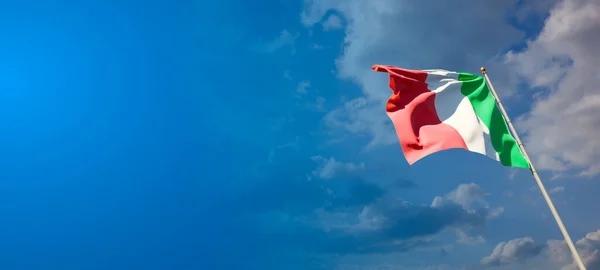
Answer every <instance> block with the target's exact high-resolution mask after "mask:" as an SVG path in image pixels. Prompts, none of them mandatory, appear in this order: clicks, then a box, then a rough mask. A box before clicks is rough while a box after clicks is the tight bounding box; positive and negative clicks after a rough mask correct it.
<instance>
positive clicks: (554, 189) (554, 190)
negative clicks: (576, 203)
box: [548, 186, 565, 194]
mask: <svg viewBox="0 0 600 270" xmlns="http://www.w3.org/2000/svg"><path fill="white" fill-rule="evenodd" d="M563 191H565V187H563V186H558V187H554V188H552V189H550V190H548V193H550V194H554V193H559V192H563Z"/></svg>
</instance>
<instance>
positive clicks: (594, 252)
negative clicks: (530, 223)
mask: <svg viewBox="0 0 600 270" xmlns="http://www.w3.org/2000/svg"><path fill="white" fill-rule="evenodd" d="M575 246H576V247H577V251H578V252H579V254H580V255H581V257H582V259H583V263H584V264H585V266H586V268H587V269H588V270H600V230H597V231H595V232H591V233H588V234H587V235H586V236H585V237H584V238H581V239H579V240H578V241H577V242H576V243H575ZM547 250H548V251H547V255H548V257H549V258H550V259H551V260H553V261H555V262H569V261H572V258H573V257H572V256H571V251H570V250H569V248H568V246H567V244H566V243H565V241H558V240H550V241H548V249H547ZM578 269H579V267H578V266H577V265H576V264H575V263H574V262H572V263H571V264H568V265H565V266H564V267H563V268H562V270H578Z"/></svg>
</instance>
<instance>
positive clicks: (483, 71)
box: [479, 67, 487, 74]
mask: <svg viewBox="0 0 600 270" xmlns="http://www.w3.org/2000/svg"><path fill="white" fill-rule="evenodd" d="M479 70H481V73H483V74H486V73H487V71H486V70H485V68H484V67H481V68H480V69H479Z"/></svg>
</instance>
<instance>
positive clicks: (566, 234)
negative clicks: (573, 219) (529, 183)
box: [481, 67, 586, 270]
mask: <svg viewBox="0 0 600 270" xmlns="http://www.w3.org/2000/svg"><path fill="white" fill-rule="evenodd" d="M481 73H482V74H483V77H484V78H485V81H486V82H487V84H488V86H489V89H490V93H492V95H493V96H494V98H495V99H496V104H498V108H499V109H500V113H502V116H504V119H505V120H506V123H508V128H509V129H510V132H511V133H512V134H513V136H515V140H516V141H517V144H518V145H519V149H521V153H523V156H525V159H526V160H527V162H528V163H529V167H530V170H531V174H533V178H534V179H535V182H537V185H538V187H539V188H540V190H541V191H542V195H543V196H544V199H545V200H546V203H547V204H548V207H549V208H550V212H552V215H553V216H554V219H555V220H556V223H557V224H558V228H560V232H562V235H563V236H564V237H565V241H566V242H567V245H568V246H569V249H570V250H571V254H572V255H573V259H574V260H575V262H576V263H577V265H578V266H579V269H580V270H586V268H585V264H583V260H581V256H580V255H579V253H578V252H577V248H575V244H573V240H571V236H569V232H567V228H566V227H565V224H563V222H562V219H561V218H560V215H558V212H557V211H556V208H555V207H554V203H552V199H550V195H548V192H547V191H546V187H544V183H542V179H541V178H540V175H539V174H538V172H537V171H536V170H535V167H534V166H533V163H532V162H531V159H530V158H529V155H527V151H525V147H524V146H523V143H522V142H521V139H520V138H519V135H518V134H517V131H516V130H515V127H514V126H513V124H512V122H511V121H510V118H509V117H508V115H507V114H506V110H505V109H504V106H502V102H501V101H500V98H498V94H496V90H495V89H494V86H493V85H492V82H491V81H490V78H489V77H488V75H487V71H486V70H485V68H484V67H482V68H481Z"/></svg>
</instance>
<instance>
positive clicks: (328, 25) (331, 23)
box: [323, 14, 343, 31]
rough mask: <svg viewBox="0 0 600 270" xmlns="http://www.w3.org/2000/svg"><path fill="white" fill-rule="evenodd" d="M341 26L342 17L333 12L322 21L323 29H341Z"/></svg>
mask: <svg viewBox="0 0 600 270" xmlns="http://www.w3.org/2000/svg"><path fill="white" fill-rule="evenodd" d="M342 27H343V25H342V19H340V17H339V16H337V15H335V14H331V15H329V17H328V18H327V20H326V21H324V22H323V30H325V31H329V30H336V29H341V28H342Z"/></svg>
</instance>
